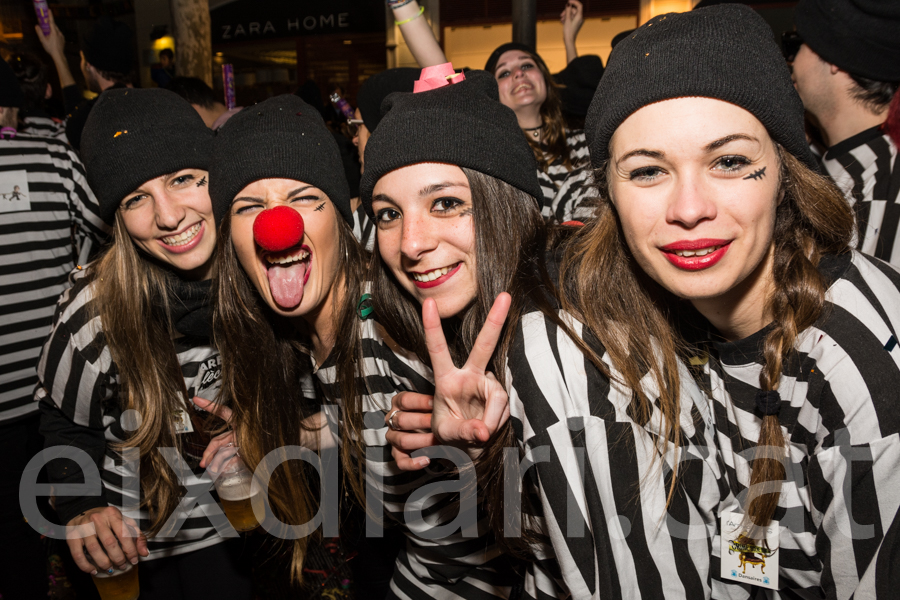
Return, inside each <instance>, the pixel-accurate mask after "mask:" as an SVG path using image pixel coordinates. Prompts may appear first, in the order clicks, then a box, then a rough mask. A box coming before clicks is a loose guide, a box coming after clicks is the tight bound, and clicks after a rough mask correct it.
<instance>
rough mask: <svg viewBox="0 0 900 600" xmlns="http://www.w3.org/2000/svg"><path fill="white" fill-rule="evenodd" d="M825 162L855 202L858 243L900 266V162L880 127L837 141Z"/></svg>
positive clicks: (853, 202)
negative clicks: (899, 162) (899, 226)
mask: <svg viewBox="0 0 900 600" xmlns="http://www.w3.org/2000/svg"><path fill="white" fill-rule="evenodd" d="M822 164H823V165H824V166H825V169H826V170H827V171H828V174H829V175H831V178H832V179H833V180H834V182H835V183H836V184H837V186H838V187H839V188H840V189H841V191H842V192H844V195H845V196H846V197H847V200H848V201H849V202H850V204H852V205H853V211H854V213H855V214H856V227H857V230H856V236H855V238H854V239H855V242H854V243H855V246H856V248H858V249H859V251H860V252H863V253H865V254H870V255H872V256H874V257H876V258H880V259H881V260H884V261H887V262H889V263H891V264H893V265H894V266H898V267H900V228H898V225H900V164H898V159H897V146H895V145H894V142H893V141H892V140H891V138H890V137H888V136H887V135H886V134H885V133H884V132H883V131H882V130H881V128H880V127H872V128H871V129H867V130H865V131H863V132H861V133H858V134H856V135H854V136H853V137H851V138H849V139H846V140H844V141H843V142H840V143H839V144H835V145H834V146H832V147H831V148H829V149H828V152H826V153H825V156H824V159H823V161H822Z"/></svg>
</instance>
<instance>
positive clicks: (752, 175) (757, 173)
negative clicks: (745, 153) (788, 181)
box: [744, 167, 766, 179]
mask: <svg viewBox="0 0 900 600" xmlns="http://www.w3.org/2000/svg"><path fill="white" fill-rule="evenodd" d="M765 176H766V168H765V167H763V168H762V169H760V170H758V171H754V172H752V173H750V174H749V175H747V176H746V177H744V179H762V178H763V177H765Z"/></svg>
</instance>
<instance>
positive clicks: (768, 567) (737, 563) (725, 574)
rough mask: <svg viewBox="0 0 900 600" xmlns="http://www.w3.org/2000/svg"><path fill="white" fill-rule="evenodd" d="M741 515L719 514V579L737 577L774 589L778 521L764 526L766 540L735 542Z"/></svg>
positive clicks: (776, 573)
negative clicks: (720, 536) (720, 560)
mask: <svg viewBox="0 0 900 600" xmlns="http://www.w3.org/2000/svg"><path fill="white" fill-rule="evenodd" d="M743 518H744V515H742V514H741V513H736V512H726V513H723V514H722V517H721V519H722V521H721V529H720V531H721V532H722V548H721V556H722V573H721V575H722V579H724V580H729V581H740V582H741V583H749V584H750V585H756V586H759V587H763V588H767V589H770V590H777V589H778V533H779V532H780V531H781V529H780V528H779V526H778V521H772V522H771V523H769V526H768V527H767V528H766V540H765V541H762V540H757V541H754V542H744V543H742V542H739V541H738V538H739V537H740V535H741V532H742V531H743V530H742V529H741V521H742V520H743Z"/></svg>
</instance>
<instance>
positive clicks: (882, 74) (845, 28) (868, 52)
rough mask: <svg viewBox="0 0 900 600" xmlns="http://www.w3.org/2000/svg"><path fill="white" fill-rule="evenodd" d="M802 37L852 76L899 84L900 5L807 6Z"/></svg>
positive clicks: (800, 7) (846, 1) (872, 1)
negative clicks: (897, 82)
mask: <svg viewBox="0 0 900 600" xmlns="http://www.w3.org/2000/svg"><path fill="white" fill-rule="evenodd" d="M795 19H796V22H797V33H799V34H800V38H801V39H802V40H803V42H804V43H806V44H807V45H808V46H809V47H810V48H812V50H813V51H814V52H815V53H816V54H818V55H819V56H821V57H822V59H823V60H825V61H826V62H829V63H831V64H833V65H835V66H837V67H838V68H840V69H843V70H844V71H847V72H848V73H851V74H853V75H859V76H861V77H866V78H867V79H874V80H875V81H889V82H895V81H900V2H897V1H896V0H802V1H801V2H800V3H799V4H797V13H796V18H795Z"/></svg>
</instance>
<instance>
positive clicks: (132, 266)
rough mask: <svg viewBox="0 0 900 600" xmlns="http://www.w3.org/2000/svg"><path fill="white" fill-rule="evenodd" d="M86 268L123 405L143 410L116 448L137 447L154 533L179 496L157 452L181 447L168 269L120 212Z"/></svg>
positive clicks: (180, 393)
mask: <svg viewBox="0 0 900 600" xmlns="http://www.w3.org/2000/svg"><path fill="white" fill-rule="evenodd" d="M89 269H90V273H89V275H88V276H89V277H91V278H92V285H93V288H94V298H95V300H96V306H97V312H98V314H99V316H100V322H101V323H102V327H103V334H102V335H103V336H104V340H105V342H106V344H107V346H109V350H110V353H111V355H112V359H113V361H114V362H115V364H116V368H117V369H118V379H119V396H120V398H121V399H122V407H123V409H134V410H136V411H137V412H138V414H140V416H141V420H140V425H139V426H138V428H137V430H136V431H134V433H133V434H132V435H131V436H130V437H129V438H128V440H127V441H125V442H123V443H122V444H117V445H116V448H117V449H118V450H122V449H124V448H126V447H128V448H137V449H138V450H139V452H140V467H141V477H140V483H141V492H142V506H144V507H146V508H147V510H148V512H149V513H150V518H151V521H150V523H151V524H150V527H149V528H148V529H147V531H145V533H146V534H147V535H148V536H151V537H152V536H153V535H155V534H156V533H158V532H159V531H160V529H161V528H162V526H163V524H164V523H165V521H166V519H168V517H169V515H170V514H172V511H173V510H175V507H176V506H178V503H179V501H180V499H181V491H180V490H181V484H180V483H179V481H178V477H177V475H176V474H175V473H174V472H173V471H172V469H171V468H170V467H169V465H168V463H167V462H166V461H165V459H164V458H163V457H162V455H161V454H160V452H159V450H158V448H178V449H179V450H180V449H181V440H180V436H178V435H177V434H176V433H175V428H174V423H173V421H172V418H171V415H172V414H173V413H174V412H175V411H176V410H178V409H180V408H182V407H183V404H182V402H181V400H179V398H182V397H185V396H186V394H187V390H186V389H185V386H184V378H183V377H182V374H181V367H180V365H179V364H178V359H177V356H176V354H175V346H174V344H173V342H172V339H173V335H174V327H173V326H172V323H171V320H170V318H169V310H168V302H169V299H168V293H167V285H166V279H167V277H170V276H171V275H170V274H169V273H168V272H167V271H166V269H164V268H163V267H161V266H159V265H157V264H156V263H155V261H153V260H152V259H150V258H148V257H146V256H144V255H142V254H141V252H140V251H139V250H138V249H137V247H136V246H135V244H134V242H133V241H132V239H131V237H130V236H129V235H128V231H127V230H126V229H125V222H124V220H123V219H122V216H121V213H118V212H117V213H116V222H115V225H114V226H113V241H112V243H111V244H110V246H109V248H107V250H106V251H105V252H104V254H103V255H102V256H101V257H100V258H99V259H97V262H96V263H94V264H93V265H91V266H90V267H89Z"/></svg>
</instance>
